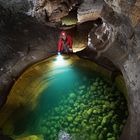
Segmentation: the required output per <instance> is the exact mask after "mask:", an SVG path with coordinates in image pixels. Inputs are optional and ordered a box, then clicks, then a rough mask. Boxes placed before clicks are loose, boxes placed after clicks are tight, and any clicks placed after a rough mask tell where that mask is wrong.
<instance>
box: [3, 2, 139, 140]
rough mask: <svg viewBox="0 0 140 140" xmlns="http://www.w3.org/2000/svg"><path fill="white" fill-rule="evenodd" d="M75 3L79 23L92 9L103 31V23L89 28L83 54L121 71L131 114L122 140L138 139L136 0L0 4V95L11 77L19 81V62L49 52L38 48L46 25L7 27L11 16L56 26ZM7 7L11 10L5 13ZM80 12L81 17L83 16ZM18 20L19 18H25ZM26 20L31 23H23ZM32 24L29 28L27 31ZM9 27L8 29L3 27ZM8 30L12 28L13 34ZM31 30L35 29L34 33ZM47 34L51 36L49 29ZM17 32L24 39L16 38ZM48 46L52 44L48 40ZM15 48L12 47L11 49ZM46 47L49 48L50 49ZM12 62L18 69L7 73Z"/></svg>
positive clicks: (21, 67)
mask: <svg viewBox="0 0 140 140" xmlns="http://www.w3.org/2000/svg"><path fill="white" fill-rule="evenodd" d="M38 2H39V3H38ZM99 2H100V1H99ZM102 2H103V1H102ZM102 2H101V3H102ZM29 3H30V4H29ZM76 3H78V4H80V3H82V4H81V7H80V6H79V5H78V6H79V10H78V11H79V21H80V18H81V19H82V20H81V22H82V21H88V20H91V19H92V18H93V17H94V15H93V14H90V13H91V11H94V12H95V11H96V9H100V10H99V12H97V13H96V12H95V15H96V17H98V16H100V17H101V18H102V19H103V22H104V23H105V26H104V27H105V28H104V27H103V26H102V25H101V26H98V25H95V26H94V27H93V29H91V31H89V37H88V38H89V44H90V45H89V47H88V49H89V50H92V51H88V54H89V56H90V57H94V58H95V59H96V60H98V59H100V58H101V57H106V58H108V59H109V60H111V61H112V62H113V63H114V64H115V65H116V66H117V67H118V69H120V70H121V71H122V73H123V76H124V78H125V81H126V85H127V87H128V96H129V102H128V106H129V112H130V116H129V119H128V125H126V129H124V133H123V135H122V139H123V140H124V139H127V140H138V139H139V137H140V132H139V129H138V128H139V127H140V121H139V115H140V103H139V98H140V97H139V96H140V95H139V84H140V78H139V70H140V68H139V59H140V56H139V53H140V49H139V48H140V47H139V46H140V45H139V44H140V25H139V20H140V12H139V11H140V2H139V0H116V1H112V0H105V3H104V2H103V3H104V4H103V5H102V6H100V5H98V4H97V5H96V4H95V3H98V2H97V1H96V0H95V1H94V0H93V1H90V0H89V1H72V0H71V1H65V2H64V1H62V2H60V1H59V0H58V1H57V0H54V1H45V0H44V1H26V0H24V1H18V2H17V1H16V0H10V1H2V0H1V1H0V4H1V5H2V6H3V8H4V9H2V8H1V9H2V10H1V11H0V17H2V18H1V19H0V30H1V33H0V34H1V38H0V46H1V47H0V53H1V55H0V61H1V62H0V64H1V68H0V70H1V78H0V79H1V81H0V82H1V87H0V91H1V92H2V93H5V92H6V90H7V87H8V86H7V85H8V84H7V83H10V82H11V81H12V79H14V80H16V78H15V77H18V74H19V71H21V70H23V64H24V68H25V66H27V63H28V64H30V63H29V61H30V60H32V63H34V62H36V61H37V60H40V59H43V58H44V56H46V55H48V52H49V49H47V50H46V48H45V47H44V45H42V43H43V44H44V43H46V42H48V41H46V40H45V39H46V35H42V31H46V32H47V31H48V29H45V28H46V27H44V25H43V26H42V25H38V24H34V23H35V22H34V18H33V20H31V21H32V22H30V21H28V20H25V21H26V23H24V22H23V23H21V22H16V26H13V25H12V24H8V23H14V22H13V18H12V16H13V17H17V16H16V15H15V13H18V12H22V13H26V14H29V15H31V16H33V17H36V19H37V21H43V22H44V21H49V22H54V23H58V22H60V21H61V20H60V19H61V18H62V17H64V16H66V15H67V14H68V13H69V10H70V9H71V7H72V6H74V4H75V6H76ZM89 5H90V6H89ZM96 6H97V8H96ZM12 7H14V8H12ZM94 7H95V9H94ZM98 7H101V8H98ZM7 8H9V9H12V10H6V9H7ZM6 13H7V14H6ZM80 13H81V15H80ZM86 13H87V14H86ZM77 14H78V13H77ZM82 14H84V15H83V16H82ZM88 14H89V15H88ZM11 15H12V16H11ZM87 15H88V16H87ZM22 18H23V19H24V17H22ZM94 18H95V17H94ZM44 19H45V20H44ZM7 21H8V22H7ZM15 21H16V20H15ZM28 22H29V23H30V24H28ZM21 24H24V25H26V26H25V27H26V28H25V27H24V28H23V30H22V32H21V31H20V30H18V29H19V28H22V27H23V26H19V25H21ZM51 24H52V23H51ZM5 25H8V26H5ZM9 25H10V26H9ZM32 25H33V27H31V26H32ZM8 27H9V29H10V30H9V29H8ZM28 27H29V28H28ZM12 28H14V30H13V29H12ZM36 28H38V30H37V31H36ZM7 29H8V30H7ZM39 30H41V32H40V35H39V36H38V34H39V33H38V31H39ZM53 30H56V29H53ZM15 31H16V32H15ZM35 31H36V32H35ZM48 32H51V29H50V30H49V31H48ZM81 33H82V30H81ZM21 34H22V35H23V36H21ZM28 35H29V36H30V38H29V39H27V36H28ZM17 36H18V39H17ZM40 36H41V37H40ZM32 38H34V39H32ZM44 38H45V39H44ZM86 38H87V37H86ZM55 39H56V40H57V37H55ZM28 40H31V41H28ZM7 42H8V43H7ZM39 42H40V43H39ZM52 44H55V43H53V42H52ZM19 46H22V47H19ZM29 46H30V47H29ZM34 46H36V47H34ZM38 46H41V47H38ZM14 47H16V49H14ZM38 48H40V50H41V51H39V50H38ZM51 49H52V50H54V48H51ZM30 50H32V51H31V52H32V53H29V55H28V52H30ZM44 50H45V51H44ZM55 51H56V50H55ZM38 53H39V54H40V56H39V59H38ZM86 53H87V52H86ZM7 54H8V55H7ZM35 54H36V55H35ZM36 58H37V59H36ZM17 59H18V60H21V59H25V61H23V60H21V61H19V63H17ZM23 62H24V63H23ZM15 64H16V66H17V65H18V67H15V69H13V70H11V67H13V66H14V65H15ZM21 64H22V65H21ZM18 69H20V70H18ZM7 71H9V72H10V71H11V72H10V73H9V72H7ZM11 75H12V76H11ZM9 77H10V78H9ZM11 77H12V78H11ZM4 86H5V87H6V89H5V90H3V87H4ZM1 98H2V99H1V100H3V98H5V95H4V96H3V95H2V96H1Z"/></svg>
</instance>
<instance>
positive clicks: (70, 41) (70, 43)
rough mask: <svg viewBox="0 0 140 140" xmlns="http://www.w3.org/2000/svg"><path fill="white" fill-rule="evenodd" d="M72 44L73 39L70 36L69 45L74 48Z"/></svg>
mask: <svg viewBox="0 0 140 140" xmlns="http://www.w3.org/2000/svg"><path fill="white" fill-rule="evenodd" d="M72 45H73V41H72V38H71V36H69V46H70V49H72Z"/></svg>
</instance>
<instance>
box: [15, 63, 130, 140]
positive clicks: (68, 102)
mask: <svg viewBox="0 0 140 140" xmlns="http://www.w3.org/2000/svg"><path fill="white" fill-rule="evenodd" d="M81 63H82V61H81ZM87 67H88V66H87ZM43 80H46V81H49V85H48V87H46V88H45V89H44V90H43V92H42V93H41V96H40V98H39V102H38V106H37V108H36V109H35V110H34V111H33V112H28V113H27V114H26V115H25V116H24V118H22V119H19V120H17V121H16V122H15V132H14V134H15V135H17V136H18V135H22V134H28V135H43V136H44V140H58V139H60V138H59V137H61V140H64V139H62V136H63V135H64V134H67V139H65V140H69V139H71V140H117V139H118V138H119V136H120V134H121V132H122V129H123V127H124V125H125V123H126V119H127V116H128V111H127V103H126V100H125V98H124V96H123V94H122V93H120V91H118V89H117V88H116V86H115V85H114V84H112V83H111V81H108V80H107V79H104V78H103V77H101V76H100V75H99V74H97V73H96V72H94V71H91V70H88V68H85V67H82V66H79V65H76V64H75V65H69V66H65V65H63V66H58V67H55V69H53V70H51V71H50V72H49V73H48V74H47V75H45V76H44V77H43ZM61 134H62V135H61ZM60 135H61V136H60Z"/></svg>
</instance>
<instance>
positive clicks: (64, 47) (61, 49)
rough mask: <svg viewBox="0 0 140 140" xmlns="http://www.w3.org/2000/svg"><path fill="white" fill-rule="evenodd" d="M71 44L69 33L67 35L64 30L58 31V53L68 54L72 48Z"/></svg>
mask: <svg viewBox="0 0 140 140" xmlns="http://www.w3.org/2000/svg"><path fill="white" fill-rule="evenodd" d="M72 44H73V41H72V38H71V36H70V35H67V33H66V32H65V31H62V32H61V33H60V39H59V41H58V46H57V48H58V54H61V53H66V54H69V53H72V52H73V50H72Z"/></svg>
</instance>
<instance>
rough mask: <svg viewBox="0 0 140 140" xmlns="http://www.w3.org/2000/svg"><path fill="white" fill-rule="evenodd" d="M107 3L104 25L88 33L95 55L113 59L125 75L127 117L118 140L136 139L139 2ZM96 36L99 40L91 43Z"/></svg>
mask: <svg viewBox="0 0 140 140" xmlns="http://www.w3.org/2000/svg"><path fill="white" fill-rule="evenodd" d="M106 2H107V4H108V5H109V6H108V5H106V6H104V9H103V10H102V14H101V16H102V18H103V21H104V24H105V25H104V26H103V25H102V26H101V27H98V28H97V29H96V30H95V34H93V35H91V42H92V45H93V46H94V48H95V50H96V51H97V53H98V56H100V55H102V56H105V57H107V58H108V59H110V60H112V62H113V63H114V64H115V65H116V66H117V67H119V68H120V69H121V71H122V73H123V75H124V78H125V80H126V84H127V87H128V96H129V101H128V106H129V112H130V116H129V120H128V123H127V125H126V127H125V129H124V133H123V134H122V137H121V139H122V140H124V139H127V140H138V139H139V137H140V131H139V129H138V128H139V127H140V121H139V117H138V116H139V115H140V102H139V98H140V94H139V90H140V89H139V87H140V77H139V72H140V67H139V63H140V61H139V47H140V45H139V41H140V32H139V31H140V25H139V15H138V14H137V12H136V13H135V12H134V11H133V9H135V11H138V9H139V8H140V7H139V8H138V1H137V2H136V3H135V2H134V1H129V2H128V1H106ZM122 5H123V6H122ZM136 5H137V8H138V9H137V8H136ZM134 7H135V8H134ZM136 9H137V10H136ZM138 13H140V12H138ZM98 32H99V33H98ZM105 36H107V37H106V38H105ZM95 37H96V38H97V39H98V40H97V41H98V42H97V41H96V42H94V38H95ZM104 39H105V40H104Z"/></svg>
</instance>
